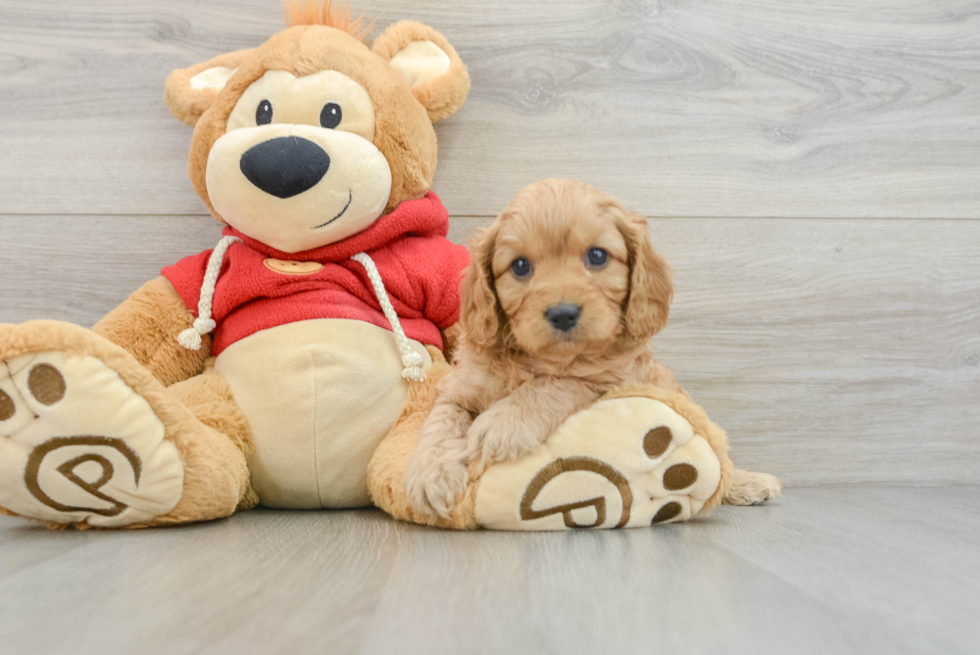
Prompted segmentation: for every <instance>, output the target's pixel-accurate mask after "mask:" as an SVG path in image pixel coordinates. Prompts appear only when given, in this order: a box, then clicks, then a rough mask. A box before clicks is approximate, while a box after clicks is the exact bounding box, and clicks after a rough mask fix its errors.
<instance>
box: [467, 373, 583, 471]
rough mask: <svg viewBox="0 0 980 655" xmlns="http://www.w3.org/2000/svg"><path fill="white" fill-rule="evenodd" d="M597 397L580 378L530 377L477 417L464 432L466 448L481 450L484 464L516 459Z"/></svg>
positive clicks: (534, 447)
mask: <svg viewBox="0 0 980 655" xmlns="http://www.w3.org/2000/svg"><path fill="white" fill-rule="evenodd" d="M598 397H599V395H598V394H597V393H596V392H595V390H593V389H592V388H591V387H589V386H588V385H587V384H584V383H583V382H581V381H579V380H572V379H547V378H544V379H542V378H535V379H532V380H530V381H528V382H525V383H524V384H522V385H521V386H519V387H518V388H517V389H516V390H515V391H514V393H512V394H511V395H509V396H507V397H506V398H502V399H500V400H498V401H497V402H495V403H494V404H492V405H491V406H490V407H489V408H487V410H486V411H485V412H483V413H482V414H480V415H479V416H477V417H476V419H475V420H474V421H473V425H472V426H471V427H470V429H469V432H468V433H467V435H466V439H467V443H468V450H469V451H471V452H474V453H481V458H482V460H483V462H484V463H485V464H490V463H493V462H505V461H513V460H516V459H519V458H520V457H522V456H524V455H526V454H527V453H529V452H531V451H533V450H534V449H536V448H537V447H538V446H539V445H541V443H543V442H544V440H545V439H547V438H548V435H550V434H551V433H552V432H554V431H555V429H557V428H558V426H559V425H561V424H562V423H564V422H565V420H566V419H567V418H568V417H569V416H571V415H572V414H574V413H575V412H578V411H580V410H582V409H585V408H586V407H588V406H589V405H591V404H592V403H594V402H595V401H596V399H597V398H598Z"/></svg>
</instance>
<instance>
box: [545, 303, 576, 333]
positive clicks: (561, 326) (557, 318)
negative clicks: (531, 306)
mask: <svg viewBox="0 0 980 655" xmlns="http://www.w3.org/2000/svg"><path fill="white" fill-rule="evenodd" d="M580 316H582V308H581V307H580V306H579V305H573V304H571V303H567V302H563V303H561V304H559V305H554V306H552V307H549V308H548V309H547V311H545V313H544V317H545V318H546V319H548V322H549V323H551V325H552V327H554V328H555V329H556V330H561V331H562V332H568V331H569V330H571V329H572V328H573V327H575V325H576V323H578V319H579V317H580Z"/></svg>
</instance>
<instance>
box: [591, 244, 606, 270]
mask: <svg viewBox="0 0 980 655" xmlns="http://www.w3.org/2000/svg"><path fill="white" fill-rule="evenodd" d="M586 259H587V260H588V262H589V266H595V267H599V266H605V265H606V262H607V261H609V253H608V252H606V251H605V250H603V249H602V248H589V252H588V255H587V256H586Z"/></svg>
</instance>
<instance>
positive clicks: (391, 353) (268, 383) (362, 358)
mask: <svg viewBox="0 0 980 655" xmlns="http://www.w3.org/2000/svg"><path fill="white" fill-rule="evenodd" d="M411 344H412V347H413V348H415V349H416V350H417V351H418V352H419V353H420V354H422V356H423V358H424V360H425V366H424V368H425V369H426V370H428V369H429V368H430V367H431V365H432V359H431V357H430V356H429V354H428V353H427V352H426V350H425V347H423V346H422V344H420V343H418V342H415V341H412V342H411ZM215 370H217V371H218V372H219V373H220V374H221V375H223V376H224V377H225V379H226V380H227V381H228V384H229V385H230V386H231V389H232V392H233V393H234V395H235V401H236V403H237V404H238V406H239V408H240V409H241V410H242V413H244V414H245V417H246V418H247V419H248V422H249V427H250V428H251V431H252V436H253V439H254V442H255V452H254V453H253V454H252V455H251V457H250V461H249V465H250V469H251V475H252V486H253V488H254V489H255V491H256V492H257V493H258V495H259V502H260V503H261V504H263V505H266V506H268V507H281V508H290V509H318V508H329V507H362V506H365V505H370V504H371V500H370V497H369V496H368V489H367V466H368V461H369V460H370V459H371V455H372V454H373V453H374V450H375V448H376V447H377V445H378V443H379V442H380V441H381V440H382V439H383V438H384V437H385V435H386V434H387V433H388V432H389V430H390V429H391V427H392V425H394V423H395V420H396V419H397V418H398V414H399V413H400V412H401V411H402V408H403V407H404V405H405V399H406V397H407V393H408V382H407V381H406V380H404V379H403V378H402V376H401V372H402V363H401V360H400V357H399V353H398V347H397V345H396V343H395V339H394V335H393V334H392V333H391V332H390V331H389V330H385V329H384V328H380V327H377V326H375V325H371V324H370V323H365V322H363V321H355V320H346V319H319V320H310V321H300V322H298V323H290V324H288V325H283V326H280V327H275V328H271V329H268V330H262V331H261V332H257V333H255V334H253V335H251V336H249V337H247V338H245V339H242V340H241V341H238V342H236V343H234V344H232V345H231V346H229V347H228V348H226V349H225V350H224V351H223V352H222V353H221V354H220V355H219V356H218V358H217V360H216V361H215Z"/></svg>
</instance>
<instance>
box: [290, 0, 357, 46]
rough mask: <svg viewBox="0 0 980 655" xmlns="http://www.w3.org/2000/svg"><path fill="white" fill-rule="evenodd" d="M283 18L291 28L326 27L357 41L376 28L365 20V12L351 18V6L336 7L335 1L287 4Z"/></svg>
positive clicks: (304, 1) (307, 1) (313, 0)
mask: <svg viewBox="0 0 980 655" xmlns="http://www.w3.org/2000/svg"><path fill="white" fill-rule="evenodd" d="M283 17H284V18H285V19H286V24H287V25H289V26H290V27H294V26H296V25H326V26H327V27H334V28H336V29H338V30H340V31H342V32H347V33H348V34H350V35H351V36H353V37H354V38H355V39H359V40H360V39H363V38H364V37H365V36H367V34H368V32H370V31H371V28H372V27H373V26H374V21H371V22H370V23H369V22H367V21H366V20H364V12H361V14H360V15H359V16H358V17H357V18H351V8H350V5H344V4H341V5H335V4H334V3H333V0H325V1H324V2H318V1H317V0H303V2H299V1H298V0H297V1H295V2H287V3H285V4H284V5H283Z"/></svg>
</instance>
